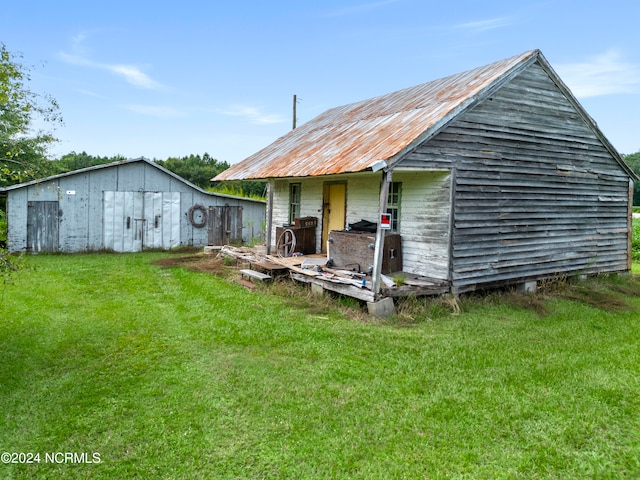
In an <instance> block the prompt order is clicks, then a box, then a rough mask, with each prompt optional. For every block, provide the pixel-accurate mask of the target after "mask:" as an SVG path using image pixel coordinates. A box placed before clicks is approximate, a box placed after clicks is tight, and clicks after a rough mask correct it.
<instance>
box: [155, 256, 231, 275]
mask: <svg viewBox="0 0 640 480" xmlns="http://www.w3.org/2000/svg"><path fill="white" fill-rule="evenodd" d="M153 263H154V264H155V265H159V266H160V267H162V268H186V269H187V270H192V271H195V272H203V273H210V274H212V275H218V276H225V277H226V276H228V275H229V273H230V272H231V271H234V270H235V269H234V268H233V267H232V266H230V265H227V264H225V261H224V259H222V258H219V257H216V256H213V255H204V254H200V255H184V256H171V257H165V258H159V259H158V260H154V261H153Z"/></svg>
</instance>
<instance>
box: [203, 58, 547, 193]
mask: <svg viewBox="0 0 640 480" xmlns="http://www.w3.org/2000/svg"><path fill="white" fill-rule="evenodd" d="M541 55H542V54H541V53H540V51H539V50H531V51H528V52H525V53H522V54H520V55H517V56H514V57H511V58H507V59H505V60H501V61H499V62H495V63H492V64H490V65H486V66H484V67H479V68H475V69H473V70H469V71H467V72H463V73H459V74H456V75H452V76H449V77H445V78H442V79H439V80H434V81H432V82H429V83H425V84H422V85H417V86H415V87H410V88H406V89H404V90H399V91H397V92H393V93H389V94H386V95H382V96H380V97H376V98H372V99H369V100H364V101H361V102H357V103H352V104H350V105H344V106H342V107H336V108H332V109H330V110H327V111H326V112H324V113H322V114H320V115H318V116H317V117H315V118H314V119H312V120H310V121H308V122H307V123H305V124H303V125H301V126H300V127H298V128H296V129H295V130H291V131H290V132H289V133H287V134H286V135H284V136H282V137H280V138H279V139H277V140H276V141H275V142H273V143H272V144H271V145H268V146H267V147H265V148H263V149H262V150H260V151H259V152H257V153H255V154H253V155H251V156H250V157H248V158H246V159H245V160H243V161H241V162H239V163H237V164H235V165H232V166H231V167H230V168H229V169H227V170H225V171H224V172H222V173H221V174H220V175H218V176H217V177H215V178H214V179H213V180H214V181H220V180H241V179H258V178H279V177H308V176H318V175H332V174H339V173H349V172H360V171H364V170H367V169H369V168H371V166H372V165H373V164H375V163H376V162H379V161H380V160H384V161H386V162H387V163H388V164H389V163H392V162H393V160H394V159H396V158H398V157H399V156H400V155H401V154H403V153H404V152H406V151H407V150H409V149H411V148H413V147H414V146H415V145H417V144H418V143H419V142H422V141H423V140H424V139H426V138H428V137H429V136H430V135H432V134H434V133H435V132H436V131H438V130H439V129H440V128H441V127H442V126H443V125H444V124H446V123H447V122H448V121H449V120H450V119H451V118H453V117H455V116H457V115H458V114H459V113H460V112H461V111H463V110H465V109H466V108H468V107H469V106H470V105H472V104H474V103H475V101H477V100H478V97H480V96H482V93H483V92H486V91H488V90H491V87H492V86H494V85H496V84H497V83H500V84H501V83H502V81H503V79H504V78H505V77H506V76H510V74H511V73H513V72H519V71H520V70H521V68H524V66H527V65H529V64H530V63H531V62H533V61H535V60H536V59H537V58H538V57H539V56H541Z"/></svg>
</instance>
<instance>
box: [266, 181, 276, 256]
mask: <svg viewBox="0 0 640 480" xmlns="http://www.w3.org/2000/svg"><path fill="white" fill-rule="evenodd" d="M274 189H275V180H273V179H271V180H269V183H268V184H267V212H266V213H267V219H266V220H267V225H266V227H265V230H266V231H265V232H264V237H265V238H264V241H265V247H266V249H267V255H271V228H272V226H273V190H274Z"/></svg>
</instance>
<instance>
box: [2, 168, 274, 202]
mask: <svg viewBox="0 0 640 480" xmlns="http://www.w3.org/2000/svg"><path fill="white" fill-rule="evenodd" d="M138 162H144V163H146V164H147V165H150V166H152V167H154V168H157V169H158V170H161V171H162V172H164V173H166V174H167V175H169V176H171V177H173V178H175V179H176V180H178V181H179V182H182V183H184V184H185V185H188V186H189V187H191V188H193V189H195V190H198V191H199V192H201V193H204V194H207V195H213V196H217V197H228V198H233V199H242V200H248V201H253V202H258V203H264V200H257V199H253V198H246V197H236V196H234V195H227V194H222V193H215V192H209V191H207V190H204V189H202V188H200V187H198V186H197V185H194V184H193V183H191V182H189V181H188V180H185V179H184V178H182V177H181V176H180V175H177V174H175V173H173V172H172V171H171V170H167V169H166V168H164V167H163V166H161V165H158V164H157V163H156V162H154V161H151V160H149V159H148V158H145V157H138V158H130V159H128V160H119V161H117V162H111V163H104V164H101V165H94V166H91V167H86V168H81V169H79V170H73V171H71V172H65V173H60V174H58V175H52V176H50V177H46V178H41V179H38V180H31V181H29V182H24V183H18V184H16V185H10V186H8V187H1V188H0V193H5V192H8V191H11V190H17V189H19V188H24V187H28V186H29V185H36V184H38V183H43V182H49V181H51V180H57V179H59V178H65V177H70V176H73V175H78V174H82V173H87V172H92V171H95V170H102V169H105V168H113V167H116V166H118V165H126V164H130V163H138Z"/></svg>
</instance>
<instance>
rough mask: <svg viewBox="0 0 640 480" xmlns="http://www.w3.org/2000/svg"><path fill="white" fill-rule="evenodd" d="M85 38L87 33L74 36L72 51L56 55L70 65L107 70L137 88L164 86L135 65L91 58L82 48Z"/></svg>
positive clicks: (150, 88)
mask: <svg viewBox="0 0 640 480" xmlns="http://www.w3.org/2000/svg"><path fill="white" fill-rule="evenodd" d="M86 38H87V34H86V33H84V32H81V33H79V34H77V35H76V36H74V37H73V38H72V40H71V43H72V50H73V52H74V53H66V52H60V53H59V54H58V57H59V58H60V59H61V60H62V61H63V62H66V63H68V64H70V65H77V66H81V67H88V68H94V69H98V70H104V71H107V72H109V73H111V74H113V75H116V76H119V77H121V78H123V79H124V80H125V81H126V82H128V83H129V84H131V85H133V86H134V87H137V88H142V89H145V90H163V89H164V88H165V87H164V86H163V85H162V84H161V83H159V82H157V81H155V80H153V79H152V78H151V77H150V76H149V75H147V74H146V73H144V72H143V71H142V69H141V68H140V67H138V66H136V65H126V64H111V63H102V62H96V61H94V60H91V59H90V58H89V57H88V55H87V53H86V51H85V48H84V45H83V42H84V40H85V39H86Z"/></svg>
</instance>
